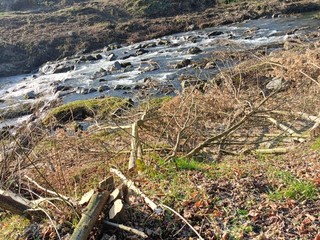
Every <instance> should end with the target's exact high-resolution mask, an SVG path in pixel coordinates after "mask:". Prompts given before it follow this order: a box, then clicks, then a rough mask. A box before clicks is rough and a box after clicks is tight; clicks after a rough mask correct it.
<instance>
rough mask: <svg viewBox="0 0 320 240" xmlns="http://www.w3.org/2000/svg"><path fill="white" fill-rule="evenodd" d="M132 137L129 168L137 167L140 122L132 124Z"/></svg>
mask: <svg viewBox="0 0 320 240" xmlns="http://www.w3.org/2000/svg"><path fill="white" fill-rule="evenodd" d="M131 134H132V137H131V153H130V158H129V166H128V169H129V170H131V169H133V168H135V167H136V161H137V149H138V141H139V140H138V123H137V122H135V123H133V124H132V132H131Z"/></svg>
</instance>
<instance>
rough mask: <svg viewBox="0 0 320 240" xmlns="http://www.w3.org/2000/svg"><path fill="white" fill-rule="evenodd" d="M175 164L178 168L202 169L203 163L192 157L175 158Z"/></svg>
mask: <svg viewBox="0 0 320 240" xmlns="http://www.w3.org/2000/svg"><path fill="white" fill-rule="evenodd" d="M175 161H176V164H177V167H178V169H179V170H197V171H201V170H204V167H205V164H204V163H201V162H198V161H196V160H194V159H186V158H177V159H176V160H175Z"/></svg>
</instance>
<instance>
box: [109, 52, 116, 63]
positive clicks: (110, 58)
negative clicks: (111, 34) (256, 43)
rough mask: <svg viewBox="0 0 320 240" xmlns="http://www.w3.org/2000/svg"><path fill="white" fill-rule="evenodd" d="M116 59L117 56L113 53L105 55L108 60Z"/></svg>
mask: <svg viewBox="0 0 320 240" xmlns="http://www.w3.org/2000/svg"><path fill="white" fill-rule="evenodd" d="M116 59H117V56H116V55H115V54H114V53H111V54H109V55H108V56H107V60H108V61H114V60H116Z"/></svg>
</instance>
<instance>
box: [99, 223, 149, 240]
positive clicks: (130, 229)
mask: <svg viewBox="0 0 320 240" xmlns="http://www.w3.org/2000/svg"><path fill="white" fill-rule="evenodd" d="M103 222H104V223H105V224H107V225H109V226H112V227H116V228H120V229H122V230H124V231H127V232H131V233H134V234H136V235H138V236H139V237H142V238H148V237H149V236H148V235H147V234H145V233H144V232H142V231H139V230H138V229H135V228H132V227H128V226H125V225H123V224H117V223H113V222H109V221H106V220H105V221H103Z"/></svg>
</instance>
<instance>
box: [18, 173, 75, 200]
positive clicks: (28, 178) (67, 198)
mask: <svg viewBox="0 0 320 240" xmlns="http://www.w3.org/2000/svg"><path fill="white" fill-rule="evenodd" d="M24 177H25V178H26V179H27V180H28V181H29V182H31V183H33V184H34V185H35V186H36V187H37V188H39V189H40V190H42V191H44V192H45V193H49V194H51V195H54V196H57V197H59V198H63V199H64V200H66V201H70V198H69V197H66V196H63V195H61V194H59V193H57V192H54V191H51V190H49V189H46V188H44V187H42V186H41V185H40V184H38V183H37V182H36V181H34V180H32V179H31V178H30V177H28V176H27V175H24Z"/></svg>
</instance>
